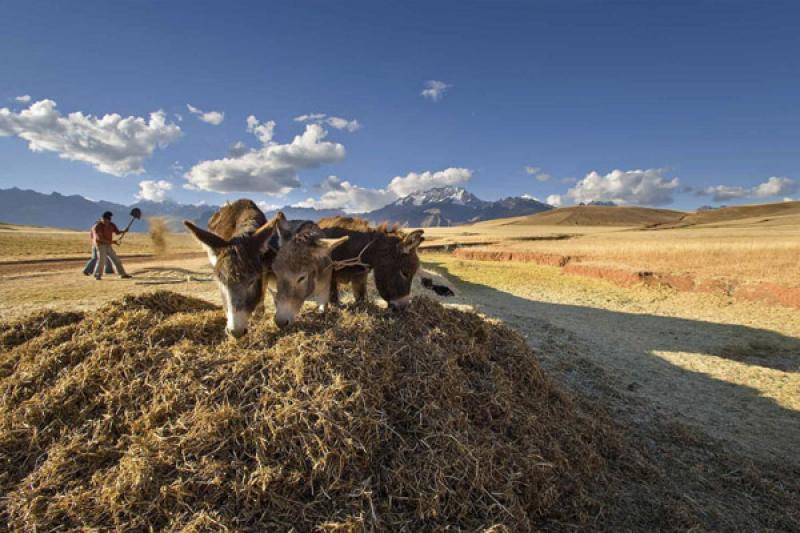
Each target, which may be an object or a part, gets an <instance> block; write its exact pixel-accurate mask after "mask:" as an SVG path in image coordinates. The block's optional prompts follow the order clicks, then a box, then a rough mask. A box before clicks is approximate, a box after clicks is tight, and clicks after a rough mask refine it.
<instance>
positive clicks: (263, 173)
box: [184, 115, 345, 195]
mask: <svg viewBox="0 0 800 533" xmlns="http://www.w3.org/2000/svg"><path fill="white" fill-rule="evenodd" d="M247 131H249V132H250V133H252V134H253V135H255V136H256V137H257V138H258V140H259V141H261V146H260V147H258V148H246V147H244V146H243V145H239V144H238V143H237V144H235V145H234V150H233V153H230V154H229V155H228V157H226V158H224V159H214V160H208V161H201V162H199V163H197V164H196V165H194V166H193V167H192V168H191V169H190V170H189V171H188V172H187V173H186V174H184V178H185V179H186V180H187V181H188V183H187V184H186V185H185V186H184V187H185V188H189V189H194V190H204V191H216V192H263V193H267V194H273V195H281V194H286V193H287V192H289V191H291V190H292V189H295V188H297V187H299V186H300V179H299V178H298V176H297V172H298V170H299V169H304V168H318V167H320V166H321V165H323V164H327V163H335V162H337V161H341V160H342V159H344V157H345V149H344V146H343V145H341V144H338V143H332V142H328V141H325V140H324V139H325V136H326V135H327V132H326V131H325V130H324V129H323V128H322V127H321V126H320V125H319V124H308V125H307V126H306V129H305V131H304V132H303V133H302V134H301V135H297V136H296V137H295V138H294V139H293V140H292V142H290V143H287V144H280V143H278V142H275V141H273V140H272V137H273V134H274V131H275V122H273V121H268V122H264V123H262V122H259V120H258V119H257V118H256V117H254V116H253V115H250V116H249V117H247Z"/></svg>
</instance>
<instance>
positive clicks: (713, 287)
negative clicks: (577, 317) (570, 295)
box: [453, 248, 800, 309]
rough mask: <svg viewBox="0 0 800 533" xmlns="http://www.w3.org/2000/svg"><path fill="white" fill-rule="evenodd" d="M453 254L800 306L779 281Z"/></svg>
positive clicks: (515, 255) (557, 258)
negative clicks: (709, 276) (730, 278)
mask: <svg viewBox="0 0 800 533" xmlns="http://www.w3.org/2000/svg"><path fill="white" fill-rule="evenodd" d="M453 255H454V256H456V257H458V258H460V259H470V260H478V261H519V262H523V263H536V264H538V265H546V266H555V267H561V270H562V272H564V273H565V274H573V275H577V276H586V277H590V278H597V279H602V280H605V281H608V282H611V283H614V284H615V285H619V286H622V287H636V286H640V285H644V286H646V287H666V288H669V289H672V290H675V291H679V292H704V293H711V294H721V295H725V296H731V297H733V298H735V299H737V300H744V301H751V302H761V303H766V304H771V305H783V306H787V307H795V308H798V309H800V287H785V286H783V285H778V284H776V283H769V282H758V283H751V284H742V283H739V282H736V281H734V280H729V279H698V278H696V277H694V276H693V275H691V274H669V273H664V272H636V271H632V270H624V269H619V268H610V267H605V266H597V265H591V264H586V263H581V262H580V261H581V259H582V258H581V257H576V256H569V255H557V254H543V253H536V252H523V251H516V250H502V249H488V250H487V249H483V250H481V249H464V248H459V249H456V250H455V251H454V252H453Z"/></svg>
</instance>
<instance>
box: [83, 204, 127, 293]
mask: <svg viewBox="0 0 800 533" xmlns="http://www.w3.org/2000/svg"><path fill="white" fill-rule="evenodd" d="M113 216H114V215H113V213H111V211H106V212H105V213H103V217H102V218H101V219H100V220H98V221H97V223H96V224H95V225H94V227H93V228H92V235H93V237H94V245H95V247H96V248H97V264H96V265H95V267H94V279H97V280H99V279H102V277H103V266H104V265H105V264H106V258H108V259H111V262H112V263H113V264H114V268H115V269H116V270H117V274H119V277H121V278H129V277H131V276H130V275H129V274H128V273H127V272H125V267H123V266H122V261H120V259H119V257H118V256H117V253H116V252H115V251H114V249H113V248H112V247H111V246H112V245H113V244H116V241H114V235H123V234H124V233H125V232H123V231H120V230H119V228H117V225H116V224H114V223H113V222H111V218H112V217H113Z"/></svg>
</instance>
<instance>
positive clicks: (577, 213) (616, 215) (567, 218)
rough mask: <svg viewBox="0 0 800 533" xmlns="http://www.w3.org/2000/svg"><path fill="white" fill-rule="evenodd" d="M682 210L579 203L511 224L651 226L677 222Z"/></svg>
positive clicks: (683, 214)
mask: <svg viewBox="0 0 800 533" xmlns="http://www.w3.org/2000/svg"><path fill="white" fill-rule="evenodd" d="M685 216H686V213H684V212H682V211H674V210H672V209H653V208H649V207H610V206H600V205H577V206H572V207H562V208H560V209H554V210H552V211H547V212H544V213H539V214H536V215H531V216H527V217H521V218H517V219H515V220H513V221H509V224H514V225H526V226H528V225H529V226H649V225H653V224H666V223H676V222H678V221H680V220H681V219H682V218H684V217H685Z"/></svg>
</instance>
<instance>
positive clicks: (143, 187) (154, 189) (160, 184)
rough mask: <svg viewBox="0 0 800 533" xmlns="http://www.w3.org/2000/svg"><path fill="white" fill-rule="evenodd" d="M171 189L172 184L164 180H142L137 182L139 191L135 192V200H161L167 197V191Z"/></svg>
mask: <svg viewBox="0 0 800 533" xmlns="http://www.w3.org/2000/svg"><path fill="white" fill-rule="evenodd" d="M171 190H172V184H171V183H170V182H168V181H164V180H158V181H154V180H144V181H140V182H139V192H138V193H137V194H136V199H137V200H148V201H150V202H163V201H164V200H166V199H167V192H169V191H171Z"/></svg>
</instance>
